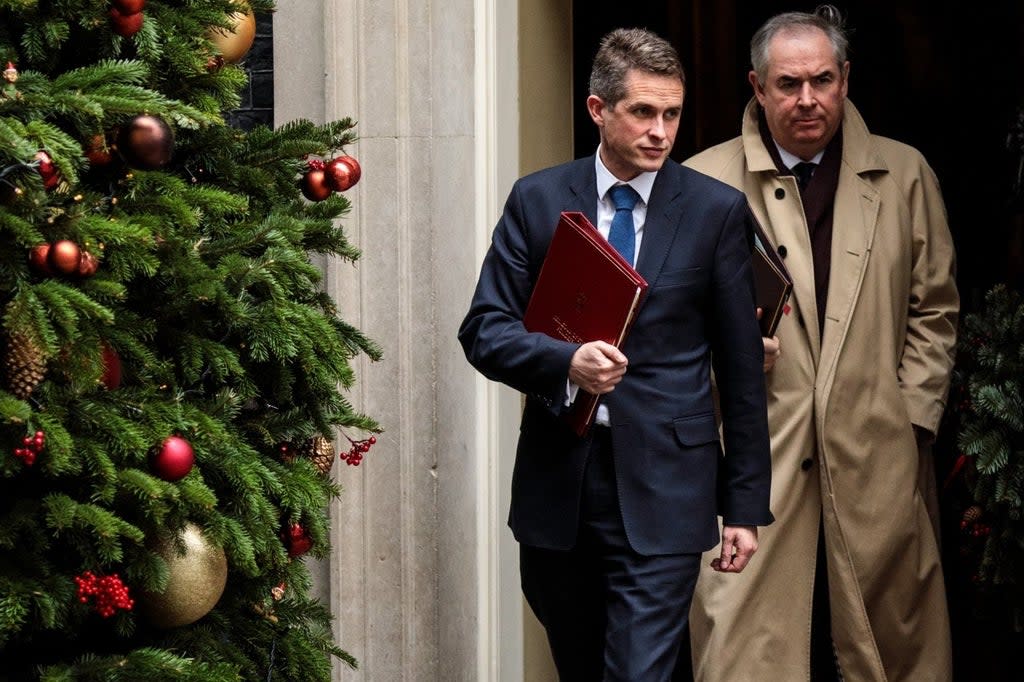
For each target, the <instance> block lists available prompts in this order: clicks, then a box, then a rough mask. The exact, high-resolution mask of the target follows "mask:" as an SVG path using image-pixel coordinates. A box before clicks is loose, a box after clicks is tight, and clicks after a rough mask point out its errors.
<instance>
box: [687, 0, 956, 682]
mask: <svg viewBox="0 0 1024 682" xmlns="http://www.w3.org/2000/svg"><path fill="white" fill-rule="evenodd" d="M751 57H752V60H751V61H752V64H753V67H754V70H753V71H752V72H751V73H750V81H751V84H752V85H753V88H754V94H755V98H754V99H753V100H751V102H750V104H749V105H748V106H747V109H746V112H745V113H744V118H743V124H742V133H741V135H740V136H739V137H737V138H735V139H733V140H730V141H729V142H726V143H724V144H721V145H719V146H717V147H713V148H711V149H708V150H707V151H705V152H703V153H700V154H698V155H697V156H695V157H693V158H691V159H689V160H688V161H687V162H686V165H688V166H691V167H693V168H695V169H697V170H699V171H702V172H704V173H707V174H708V175H711V176H712V177H715V178H718V179H720V180H723V181H725V182H726V183H728V184H731V185H733V186H734V187H737V188H739V189H741V190H743V191H744V192H745V193H746V195H747V198H748V200H749V202H750V205H751V208H752V209H753V211H754V213H755V215H756V216H757V218H758V219H759V220H760V222H761V223H762V225H763V226H764V228H765V230H766V232H767V234H768V236H769V237H770V238H771V240H772V241H773V242H774V245H775V247H776V248H777V250H778V252H779V254H780V255H781V256H782V257H783V258H784V262H785V264H786V266H787V268H788V269H789V271H790V274H791V275H792V277H793V280H794V290H793V296H792V298H791V299H790V306H791V309H790V311H789V313H788V314H787V315H785V316H784V317H783V319H782V322H781V324H780V326H779V329H778V332H777V337H776V338H775V339H766V340H765V350H766V364H765V369H766V375H765V376H766V381H767V388H768V414H769V427H770V431H771V441H772V460H773V461H772V492H771V500H772V503H771V507H772V511H773V513H774V514H775V518H776V522H775V524H774V525H772V526H769V527H766V528H764V529H762V535H761V540H760V550H759V552H758V556H757V559H756V560H755V561H753V562H752V563H751V564H750V565H749V566H748V567H747V568H746V570H745V571H744V572H743V573H742V574H740V575H729V574H727V573H720V572H711V571H704V572H703V573H702V575H701V577H700V581H699V583H698V586H697V594H696V596H695V598H694V603H693V607H692V610H691V616H690V622H691V628H692V641H693V651H694V661H693V663H694V673H695V677H696V679H697V680H698V681H700V682H716V681H722V682H744V681H747V680H750V681H755V680H756V681H757V682H762V681H765V680H771V681H772V682H775V681H778V682H793V681H799V680H808V679H811V678H812V674H813V679H815V680H828V679H840V680H842V679H845V680H846V681H847V682H869V681H875V680H877V681H882V680H885V681H888V682H894V681H905V682H930V681H936V680H950V679H951V676H952V673H951V662H950V659H951V656H950V641H949V618H948V614H947V608H946V601H945V590H944V586H943V576H942V569H941V565H940V561H939V549H938V542H937V527H936V526H935V525H934V524H935V522H936V518H935V510H936V508H937V505H936V497H935V486H934V469H933V465H932V462H931V449H930V443H931V440H932V438H933V437H934V434H935V433H936V430H937V428H938V425H939V420H940V418H941V416H942V413H943V408H944V405H945V399H946V394H947V390H948V386H949V373H950V369H951V367H952V363H953V350H954V344H955V334H956V325H957V315H958V311H959V297H958V294H957V290H956V285H955V281H954V253H953V245H952V242H951V238H950V234H949V229H948V226H947V222H946V213H945V208H944V205H943V201H942V197H941V194H940V192H939V187H938V182H937V180H936V178H935V176H934V174H933V172H932V170H931V169H930V168H929V166H928V164H927V162H926V161H925V160H924V158H923V157H922V156H921V155H920V153H918V152H917V150H915V149H913V148H911V147H909V146H907V145H904V144H901V143H899V142H895V141H893V140H889V139H886V138H882V137H878V136H875V135H871V134H870V133H869V132H868V129H867V127H866V126H865V124H864V121H863V119H862V118H861V117H860V114H859V113H858V112H857V110H856V109H855V108H854V106H853V105H852V104H851V103H850V102H848V101H846V94H847V85H848V80H847V79H848V77H849V62H847V61H846V38H845V35H844V33H843V30H842V21H841V18H840V17H839V15H838V12H837V11H836V10H835V9H834V8H832V7H829V6H824V7H821V8H819V9H818V10H817V11H816V12H815V13H814V14H804V13H787V14H784V15H779V16H777V17H775V18H773V19H770V20H769V21H768V22H767V23H766V24H765V25H764V26H763V27H762V28H761V29H759V31H758V33H757V34H755V36H754V39H753V40H752V42H751ZM808 161H812V162H815V163H816V164H817V165H816V167H815V168H814V169H813V174H811V175H810V180H809V181H808V182H807V184H806V185H805V186H804V188H803V190H801V189H800V187H799V185H798V178H797V175H796V173H797V172H798V171H799V169H798V171H792V170H789V169H790V168H792V167H793V166H794V165H795V164H796V163H797V162H808ZM819 542H821V543H823V544H822V547H821V549H822V552H821V556H820V557H818V548H819ZM717 552H718V550H717V549H716V550H712V551H711V552H710V553H709V554H708V555H707V559H709V560H710V559H711V558H712V557H716V556H718V554H717ZM816 567H817V570H816ZM826 569H827V573H826ZM826 575H827V581H826V580H824V578H825V577H826ZM816 580H817V583H818V586H819V587H822V586H823V585H827V588H826V589H824V590H823V591H822V594H821V598H820V599H819V600H817V601H818V606H817V607H816V608H814V609H813V612H814V614H815V615H816V618H817V619H818V622H817V623H815V625H816V626H821V625H822V621H824V638H823V641H824V643H825V647H826V651H827V652H828V653H833V652H834V657H833V656H827V655H826V660H827V663H828V666H827V667H828V668H829V669H825V667H824V666H822V665H820V660H821V658H820V657H815V660H816V661H817V662H819V663H818V664H817V665H816V666H812V664H811V659H812V647H811V640H812V637H811V630H812V602H813V601H815V600H814V598H813V594H814V591H815V582H816ZM828 611H830V612H831V618H830V621H831V627H830V628H829V624H828V621H829V618H828V617H827V614H828ZM823 613H824V614H826V617H825V618H822V617H821V614H823ZM829 637H830V638H831V645H829ZM830 649H831V651H829V650H830ZM836 665H838V670H837V669H836ZM812 668H816V669H814V670H812Z"/></svg>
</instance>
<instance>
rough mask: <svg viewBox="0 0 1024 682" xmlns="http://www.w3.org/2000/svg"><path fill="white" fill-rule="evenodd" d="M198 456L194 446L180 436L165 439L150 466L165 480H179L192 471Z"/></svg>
mask: <svg viewBox="0 0 1024 682" xmlns="http://www.w3.org/2000/svg"><path fill="white" fill-rule="evenodd" d="M195 461H196V456H195V452H193V450H192V446H191V445H190V444H189V442H188V441H187V440H185V439H184V438H181V437H180V436H169V437H167V438H166V439H164V442H163V443H162V444H161V445H160V448H159V449H157V450H156V451H155V452H154V453H153V454H152V456H151V457H150V460H149V468H150V469H151V470H152V471H153V473H154V474H156V475H157V476H159V477H160V478H162V479H164V480H165V481H171V482H173V481H178V480H180V479H182V478H184V477H185V476H186V475H187V474H188V472H190V471H192V465H193V464H195Z"/></svg>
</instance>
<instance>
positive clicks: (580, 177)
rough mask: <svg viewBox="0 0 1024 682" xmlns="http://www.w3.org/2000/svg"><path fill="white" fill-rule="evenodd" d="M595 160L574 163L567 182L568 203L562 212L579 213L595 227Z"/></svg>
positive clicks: (591, 158) (581, 160)
mask: <svg viewBox="0 0 1024 682" xmlns="http://www.w3.org/2000/svg"><path fill="white" fill-rule="evenodd" d="M595 162H596V159H595V158H594V157H593V156H588V157H587V158H585V159H580V160H579V161H577V162H576V168H575V169H574V173H573V175H572V177H571V178H570V180H569V190H570V195H569V201H568V203H567V205H566V207H565V209H564V210H566V211H579V212H581V213H583V214H584V215H586V216H587V220H589V221H590V222H591V223H592V224H594V225H597V172H596V171H595V170H594V163H595Z"/></svg>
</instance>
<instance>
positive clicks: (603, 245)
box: [523, 211, 647, 436]
mask: <svg viewBox="0 0 1024 682" xmlns="http://www.w3.org/2000/svg"><path fill="white" fill-rule="evenodd" d="M646 291H647V282H646V281H645V280H644V278H643V277H641V276H640V274H639V273H638V272H637V271H636V270H634V269H633V266H631V265H630V264H629V263H628V262H627V261H626V260H625V259H624V258H623V257H622V256H621V255H620V254H619V252H618V251H616V250H615V247H613V246H612V245H611V244H609V243H608V241H607V240H606V239H605V238H604V237H602V236H601V234H600V233H599V232H598V231H597V228H595V227H594V225H593V224H592V223H591V222H590V221H589V220H588V219H587V216H586V215H584V214H583V213H579V212H575V211H565V212H563V213H562V214H561V216H560V218H559V221H558V225H557V226H556V227H555V234H554V236H553V237H552V239H551V245H550V246H549V247H548V253H547V256H545V258H544V263H543V265H542V266H541V269H540V274H539V275H538V277H537V282H536V284H535V285H534V288H533V294H532V295H531V296H530V303H529V305H528V306H527V308H526V315H525V316H524V317H523V324H524V325H525V326H526V329H527V331H531V332H542V333H544V334H547V335H548V336H551V337H553V338H556V339H562V340H564V341H570V342H572V343H587V342H589V341H598V340H601V341H605V342H607V343H610V344H611V345H613V346H616V347H618V346H620V345H622V342H623V341H624V340H625V338H626V334H627V333H628V332H629V328H630V326H631V325H632V324H633V320H634V319H635V318H636V312H637V309H638V308H639V306H640V302H641V301H642V300H643V296H644V293H645V292H646ZM597 400H598V398H597V396H596V395H591V394H590V393H587V392H586V391H583V390H580V391H579V393H578V394H577V396H576V400H575V401H574V402H573V405H572V408H571V409H570V410H569V411H567V412H566V413H565V418H566V419H567V420H568V422H569V425H570V426H571V427H572V429H573V430H574V431H575V432H576V433H577V434H578V435H580V436H584V435H586V433H587V430H588V429H589V428H590V423H591V422H592V421H593V418H594V412H595V411H596V410H597Z"/></svg>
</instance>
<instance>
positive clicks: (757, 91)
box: [747, 71, 765, 106]
mask: <svg viewBox="0 0 1024 682" xmlns="http://www.w3.org/2000/svg"><path fill="white" fill-rule="evenodd" d="M747 80H748V81H750V87H751V88H753V89H754V97H756V98H757V101H758V102H760V103H761V105H762V106H764V98H765V94H764V87H763V86H762V85H761V81H759V80H758V79H757V72H756V71H751V72H750V73H749V74H747Z"/></svg>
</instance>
